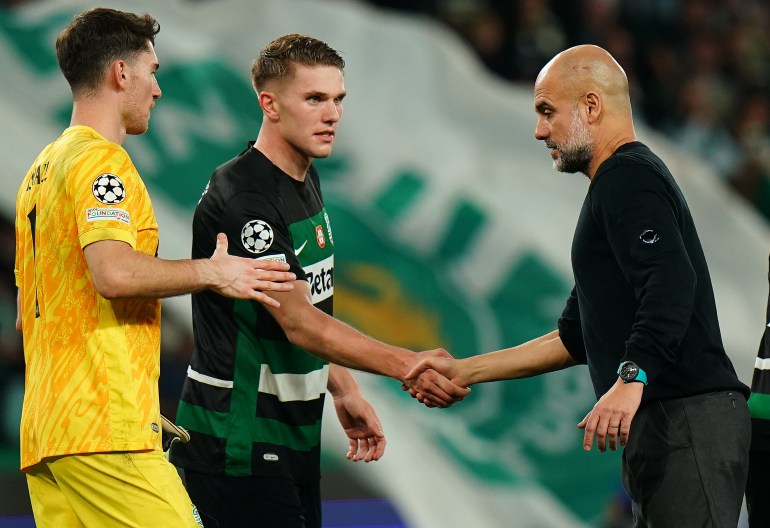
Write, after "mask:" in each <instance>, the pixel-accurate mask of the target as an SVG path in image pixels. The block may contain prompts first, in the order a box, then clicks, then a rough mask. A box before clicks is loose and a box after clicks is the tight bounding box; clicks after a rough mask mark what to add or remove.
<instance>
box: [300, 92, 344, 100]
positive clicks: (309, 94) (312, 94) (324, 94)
mask: <svg viewBox="0 0 770 528" xmlns="http://www.w3.org/2000/svg"><path fill="white" fill-rule="evenodd" d="M346 95H347V92H342V93H340V94H338V95H335V96H332V95H331V94H329V93H328V92H318V91H315V90H311V91H309V92H307V93H305V97H323V98H327V97H328V98H332V99H337V98H339V99H342V98H344V97H345V96H346Z"/></svg>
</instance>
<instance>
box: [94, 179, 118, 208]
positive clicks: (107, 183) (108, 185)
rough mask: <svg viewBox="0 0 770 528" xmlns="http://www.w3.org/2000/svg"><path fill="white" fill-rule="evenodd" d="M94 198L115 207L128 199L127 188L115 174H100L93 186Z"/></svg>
mask: <svg viewBox="0 0 770 528" xmlns="http://www.w3.org/2000/svg"><path fill="white" fill-rule="evenodd" d="M92 189H93V193H94V198H96V199H97V200H99V201H100V202H102V203H103V204H106V205H115V204H119V203H120V202H122V201H123V200H124V199H125V197H126V188H125V187H124V186H123V182H122V181H121V180H120V178H118V177H117V175H115V174H110V173H108V172H107V173H104V174H100V175H99V176H97V177H96V179H95V180H94V184H93V186H92Z"/></svg>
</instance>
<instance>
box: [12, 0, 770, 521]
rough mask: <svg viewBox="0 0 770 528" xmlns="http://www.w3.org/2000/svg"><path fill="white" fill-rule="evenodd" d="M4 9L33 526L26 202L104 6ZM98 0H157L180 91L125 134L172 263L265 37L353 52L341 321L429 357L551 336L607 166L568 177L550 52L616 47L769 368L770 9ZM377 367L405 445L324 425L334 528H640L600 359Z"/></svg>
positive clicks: (245, 113)
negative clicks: (590, 434) (556, 135)
mask: <svg viewBox="0 0 770 528" xmlns="http://www.w3.org/2000/svg"><path fill="white" fill-rule="evenodd" d="M6 4H8V5H7V6H6V7H4V8H3V9H2V11H0V71H2V83H1V84H0V115H3V125H4V126H2V127H0V140H2V145H3V147H2V149H1V150H0V185H2V187H3V188H5V189H6V192H5V193H2V194H0V213H1V214H2V216H3V217H4V221H3V224H2V231H1V233H0V243H2V249H0V259H2V260H1V261H0V264H1V265H2V266H3V272H2V280H1V281H0V283H1V284H2V297H0V406H1V407H0V409H1V412H0V416H1V417H2V422H1V423H2V427H0V434H1V436H2V446H3V448H2V451H0V453H1V454H2V456H0V467H1V468H2V469H1V470H0V492H1V493H0V515H4V514H5V515H23V514H26V513H28V501H27V500H26V497H25V486H24V481H23V479H21V478H20V475H19V473H18V471H17V469H16V468H17V463H18V462H17V458H18V451H17V448H16V442H17V437H18V431H17V428H18V412H19V404H20V399H21V394H22V391H23V359H22V355H21V349H20V345H19V341H18V338H17V336H16V335H15V332H14V331H13V318H14V311H15V306H14V287H13V278H12V273H11V270H12V267H13V236H14V235H13V229H12V225H11V223H10V221H11V219H12V215H13V199H14V197H15V193H16V189H17V188H18V185H19V181H20V178H21V177H22V175H23V174H24V173H25V172H26V170H27V168H28V166H29V164H30V163H31V161H32V160H33V159H34V157H35V155H36V154H37V152H38V151H39V150H40V149H41V148H42V147H43V146H44V145H45V144H47V143H48V142H50V141H51V140H53V139H54V138H55V137H56V136H58V134H59V132H60V131H61V129H62V128H64V127H65V126H66V124H67V122H68V120H69V112H70V98H69V95H68V93H69V92H68V88H67V86H66V83H65V82H64V80H63V79H62V78H61V75H60V73H59V72H58V69H57V67H56V62H55V57H54V54H53V41H54V39H55V36H56V34H57V33H58V31H59V30H60V29H61V28H62V27H63V26H64V25H65V24H66V23H67V21H68V20H69V19H70V18H71V16H72V15H73V14H74V13H76V12H78V11H81V10H83V9H87V8H89V7H92V6H94V5H95V4H94V3H92V2H82V1H74V0H73V1H64V0H61V1H37V2H6ZM10 4H16V5H10ZM375 4H379V5H375ZM99 5H108V6H113V7H117V8H120V9H126V10H133V11H145V10H146V11H149V12H151V13H152V14H153V15H154V16H156V17H157V18H158V19H159V21H160V22H161V26H162V28H163V29H162V31H161V33H160V36H159V38H158V41H157V43H156V46H157V50H158V55H159V57H160V60H161V63H162V68H161V70H160V71H159V74H158V79H159V82H160V84H161V88H162V89H163V94H164V95H163V98H162V99H161V101H160V102H159V104H158V106H157V107H156V109H155V110H154V111H153V118H152V123H151V127H150V132H149V133H148V134H146V135H144V136H142V137H138V138H129V140H128V141H127V142H126V145H125V146H126V148H127V150H128V151H129V152H130V153H131V154H132V157H133V158H134V160H135V162H136V163H137V166H138V167H139V169H140V172H141V173H142V174H143V176H144V177H145V179H146V181H147V183H148V186H149V187H150V192H151V195H152V196H153V201H154V203H155V206H156V209H157V213H158V217H159V222H160V225H161V256H163V257H171V258H173V257H185V256H187V255H188V254H189V222H190V217H191V213H192V209H193V208H194V205H195V203H196V201H197V198H198V196H199V195H200V192H201V191H202V189H203V186H204V185H205V182H206V180H207V179H208V177H209V174H210V172H211V169H212V168H213V167H214V166H215V165H216V164H217V163H219V162H221V161H223V160H225V159H227V158H228V157H230V156H232V155H233V154H234V153H236V152H237V151H238V150H239V149H240V148H241V147H242V146H243V144H244V143H245V141H246V140H247V139H249V138H252V137H254V136H255V135H256V130H257V127H258V123H259V117H258V115H257V112H256V104H255V99H254V96H253V94H252V91H251V87H250V85H249V80H248V71H249V65H250V62H251V60H252V59H253V56H254V55H255V54H256V52H257V51H258V49H259V48H260V47H261V46H262V45H264V44H265V43H266V42H268V41H270V40H271V39H273V38H274V37H276V36H279V35H281V34H284V33H289V32H302V33H308V34H312V35H314V36H318V37H319V38H322V39H324V40H326V41H328V42H330V43H331V44H332V45H333V46H335V47H336V48H338V49H340V50H341V51H342V52H343V54H344V57H345V59H346V61H347V68H346V87H347V89H348V93H349V96H348V98H347V99H346V102H345V117H344V119H343V121H342V124H341V127H340V134H339V136H338V140H337V146H336V148H335V152H334V155H333V156H332V157H330V158H329V159H327V160H322V161H320V162H319V163H318V167H319V171H320V173H321V175H322V178H323V180H324V186H325V187H324V189H325V196H326V200H327V202H328V205H329V209H330V213H331V216H332V224H333V229H334V234H335V243H336V246H335V247H336V249H337V254H338V259H337V277H336V290H337V291H336V300H337V302H336V303H335V304H336V311H337V313H338V315H339V316H340V317H341V318H342V319H345V320H347V321H349V322H351V323H353V324H354V325H356V326H357V327H359V328H361V329H363V330H364V331H366V332H368V333H370V334H372V335H375V336H377V337H380V338H383V339H385V340H389V341H392V342H396V343H399V344H402V345H404V346H408V347H411V348H414V349H418V348H430V347H435V346H445V347H446V348H447V349H449V350H450V351H451V352H452V353H453V354H455V355H456V356H467V355H472V354H477V353H480V352H484V351H488V350H492V349H496V348H501V347H504V346H509V345H512V344H516V343H519V342H521V341H524V340H526V339H529V338H532V337H536V336H538V335H540V334H542V333H544V332H546V331H549V330H550V329H552V328H553V325H554V323H555V319H556V317H557V316H558V314H559V313H560V310H561V307H562V303H563V300H564V298H565V295H566V293H567V292H568V290H569V288H570V286H571V278H570V269H569V246H570V240H571V235H572V229H573V227H574V223H575V218H576V214H577V211H578V209H579V207H580V204H581V202H582V196H583V194H584V192H585V189H586V187H587V180H586V179H585V178H583V177H582V176H580V175H564V174H557V173H554V172H553V170H552V169H551V166H550V161H549V159H548V156H547V152H546V150H545V149H543V148H542V146H541V145H540V144H539V143H537V142H536V141H535V140H534V139H533V138H532V131H533V128H534V113H533V111H532V109H531V87H532V82H533V80H534V77H535V75H536V74H537V71H539V69H540V67H541V66H542V64H544V63H545V61H547V60H548V59H549V58H550V57H551V56H552V55H553V54H554V53H555V52H557V51H559V50H561V49H563V48H565V47H567V46H570V45H574V44H578V43H583V42H591V43H596V44H600V45H603V46H605V47H606V48H607V49H609V50H610V51H611V52H612V53H613V54H614V55H615V56H616V57H617V58H618V59H619V61H620V62H621V64H622V65H623V66H624V68H625V69H626V71H627V73H628V74H629V78H630V80H631V83H632V95H633V98H634V105H635V110H636V118H637V122H638V125H637V132H638V133H639V135H640V138H641V139H642V140H643V141H645V142H647V143H648V144H650V145H651V146H652V147H653V148H654V149H655V150H657V151H658V152H659V153H660V154H661V156H662V157H663V158H664V160H666V161H667V162H668V163H669V165H670V167H671V169H672V171H673V172H674V174H675V176H676V177H677V179H678V180H679V182H680V184H681V185H682V187H683V188H684V191H685V194H686V196H687V197H688V200H689V202H690V205H691V208H692V210H693V214H694V216H695V219H696V222H697V223H698V226H699V232H700V234H701V237H702V239H703V242H704V246H705V248H706V252H707V257H708V259H709V264H710V267H711V270H712V274H713V279H714V284H715V289H716V295H717V303H718V308H719V313H720V319H721V322H722V326H723V335H724V339H725V343H726V345H727V348H728V352H729V353H730V355H731V357H732V358H733V361H734V363H735V365H736V369H737V370H738V372H739V375H740V376H741V378H742V379H743V380H744V381H746V382H748V381H749V380H750V376H751V368H752V367H753V357H754V354H755V353H756V344H757V342H758V340H759V337H760V335H761V329H762V324H764V321H763V320H762V314H763V313H764V300H765V296H766V278H765V277H766V275H765V273H766V269H765V266H766V263H767V254H768V249H769V246H770V244H769V243H768V241H769V240H770V238H769V237H768V235H769V234H770V231H769V230H768V224H767V217H768V216H770V213H769V211H770V208H768V203H770V199H769V198H768V195H770V193H769V192H768V188H770V186H769V185H768V173H770V169H769V168H770V103H768V84H770V73H769V72H770V38H769V37H768V35H767V32H766V31H765V29H764V28H766V27H768V22H769V20H768V17H769V16H770V15H769V14H768V13H769V11H770V8H768V7H767V4H766V3H765V2H760V1H745V0H732V1H727V0H725V1H710V0H650V1H648V2H633V1H625V0H616V1H612V0H579V1H578V0H576V1H568V0H563V1H557V0H552V1H550V2H549V1H540V0H519V1H507V2H502V1H489V2H481V1H471V0H446V1H440V0H435V1H430V0H415V1H413V2H406V1H404V2H398V1H387V0H378V1H372V2H355V1H327V2H317V1H296V0H281V1H278V0H273V1H269V0H260V1H248V0H198V1H186V2H185V1H182V0H174V1H166V2H162V3H154V2H150V1H132V2H127V1H122V2H120V1H112V2H101V3H100V4H99ZM396 8H397V9H396ZM165 307H166V308H165V311H164V318H165V322H164V339H163V367H162V378H161V384H162V391H163V398H164V401H163V407H164V411H165V412H167V413H168V414H170V415H173V414H174V409H175V399H176V397H177V395H178V391H179V386H180V383H181V379H182V376H183V375H184V371H185V368H186V360H187V357H188V355H189V350H190V334H189V301H188V300H187V299H185V298H180V299H174V300H172V301H170V302H167V303H166V304H165ZM357 377H358V379H359V380H360V382H361V384H362V385H363V386H364V389H365V391H366V393H367V395H368V396H369V397H370V399H371V400H372V401H373V402H374V403H375V406H376V407H377V409H378V411H379V412H380V415H381V417H382V419H383V422H384V426H385V430H386V434H387V435H388V440H389V444H388V452H387V454H386V457H385V458H384V459H383V460H382V461H380V462H378V463H377V464H370V465H366V466H364V465H353V464H349V463H343V459H344V458H343V455H344V451H345V442H344V438H343V437H342V434H341V432H340V431H339V426H338V425H337V424H336V419H335V418H334V417H333V416H328V419H327V420H326V422H327V423H326V426H325V428H324V434H325V439H324V442H325V456H324V473H325V478H324V494H325V497H326V498H327V499H328V500H329V501H330V502H328V503H327V510H326V511H327V514H328V515H327V524H329V526H375V525H376V526H394V527H395V526H409V527H412V528H432V527H434V526H449V527H455V526H457V527H460V526H474V527H475V526H480V527H497V526H514V527H522V528H526V527H533V528H534V527H551V526H553V527H564V526H570V527H573V526H574V527H583V526H585V527H588V526H592V527H593V526H597V527H599V526H601V527H605V526H606V527H609V526H618V527H620V526H623V523H624V522H625V517H624V515H623V506H624V503H623V500H622V494H621V493H620V492H619V490H618V474H619V470H618V463H619V457H618V455H617V454H616V453H607V454H599V453H596V452H594V453H589V454H585V453H583V452H582V450H581V446H580V435H579V433H578V432H577V430H576V428H575V424H576V423H577V422H578V421H579V419H580V418H582V416H583V415H584V414H585V412H587V410H589V409H590V407H591V405H592V404H593V395H592V391H591V388H590V383H589V381H588V377H587V372H586V371H585V369H583V368H574V369H570V370H569V371H566V372H561V373H557V374H553V375H550V376H546V377H543V378H540V379H532V380H522V381H518V382H505V383H497V384H490V385H485V386H479V387H476V388H474V391H473V394H472V395H471V396H470V397H469V398H468V399H467V401H465V402H463V403H461V404H459V405H457V406H456V407H453V408H452V409H449V410H447V411H438V410H431V409H425V408H421V407H419V406H417V405H416V404H415V403H414V402H413V401H411V400H410V399H409V398H408V397H406V396H405V395H404V394H402V393H401V392H400V390H399V387H398V384H397V383H396V382H393V381H392V380H380V379H377V378H374V377H372V376H368V375H357ZM343 499H344V500H351V499H353V500H354V502H352V503H350V502H339V501H341V500H343ZM355 501H358V502H355ZM332 517H333V518H332ZM368 519H371V520H368ZM23 522H24V521H22V520H6V525H8V526H14V525H18V526H22V524H21V523H23ZM615 522H616V524H613V523H615ZM367 523H368V524H367ZM0 526H4V525H3V524H0Z"/></svg>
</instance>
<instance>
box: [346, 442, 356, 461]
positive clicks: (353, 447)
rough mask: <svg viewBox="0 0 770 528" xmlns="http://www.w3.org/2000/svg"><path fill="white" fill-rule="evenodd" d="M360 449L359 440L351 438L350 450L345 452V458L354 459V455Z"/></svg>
mask: <svg viewBox="0 0 770 528" xmlns="http://www.w3.org/2000/svg"><path fill="white" fill-rule="evenodd" d="M357 450H358V440H356V439H355V438H351V439H349V440H348V452H347V453H346V454H345V458H347V459H348V460H353V457H354V456H355V454H356V451H357Z"/></svg>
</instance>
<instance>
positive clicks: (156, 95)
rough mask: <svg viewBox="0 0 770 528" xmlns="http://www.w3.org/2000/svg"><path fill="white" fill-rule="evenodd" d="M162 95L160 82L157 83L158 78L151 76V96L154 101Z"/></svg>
mask: <svg viewBox="0 0 770 528" xmlns="http://www.w3.org/2000/svg"><path fill="white" fill-rule="evenodd" d="M161 96H163V92H161V90H160V84H158V79H155V78H154V77H153V86H152V98H153V99H155V100H156V101H157V100H158V99H160V98H161Z"/></svg>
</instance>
